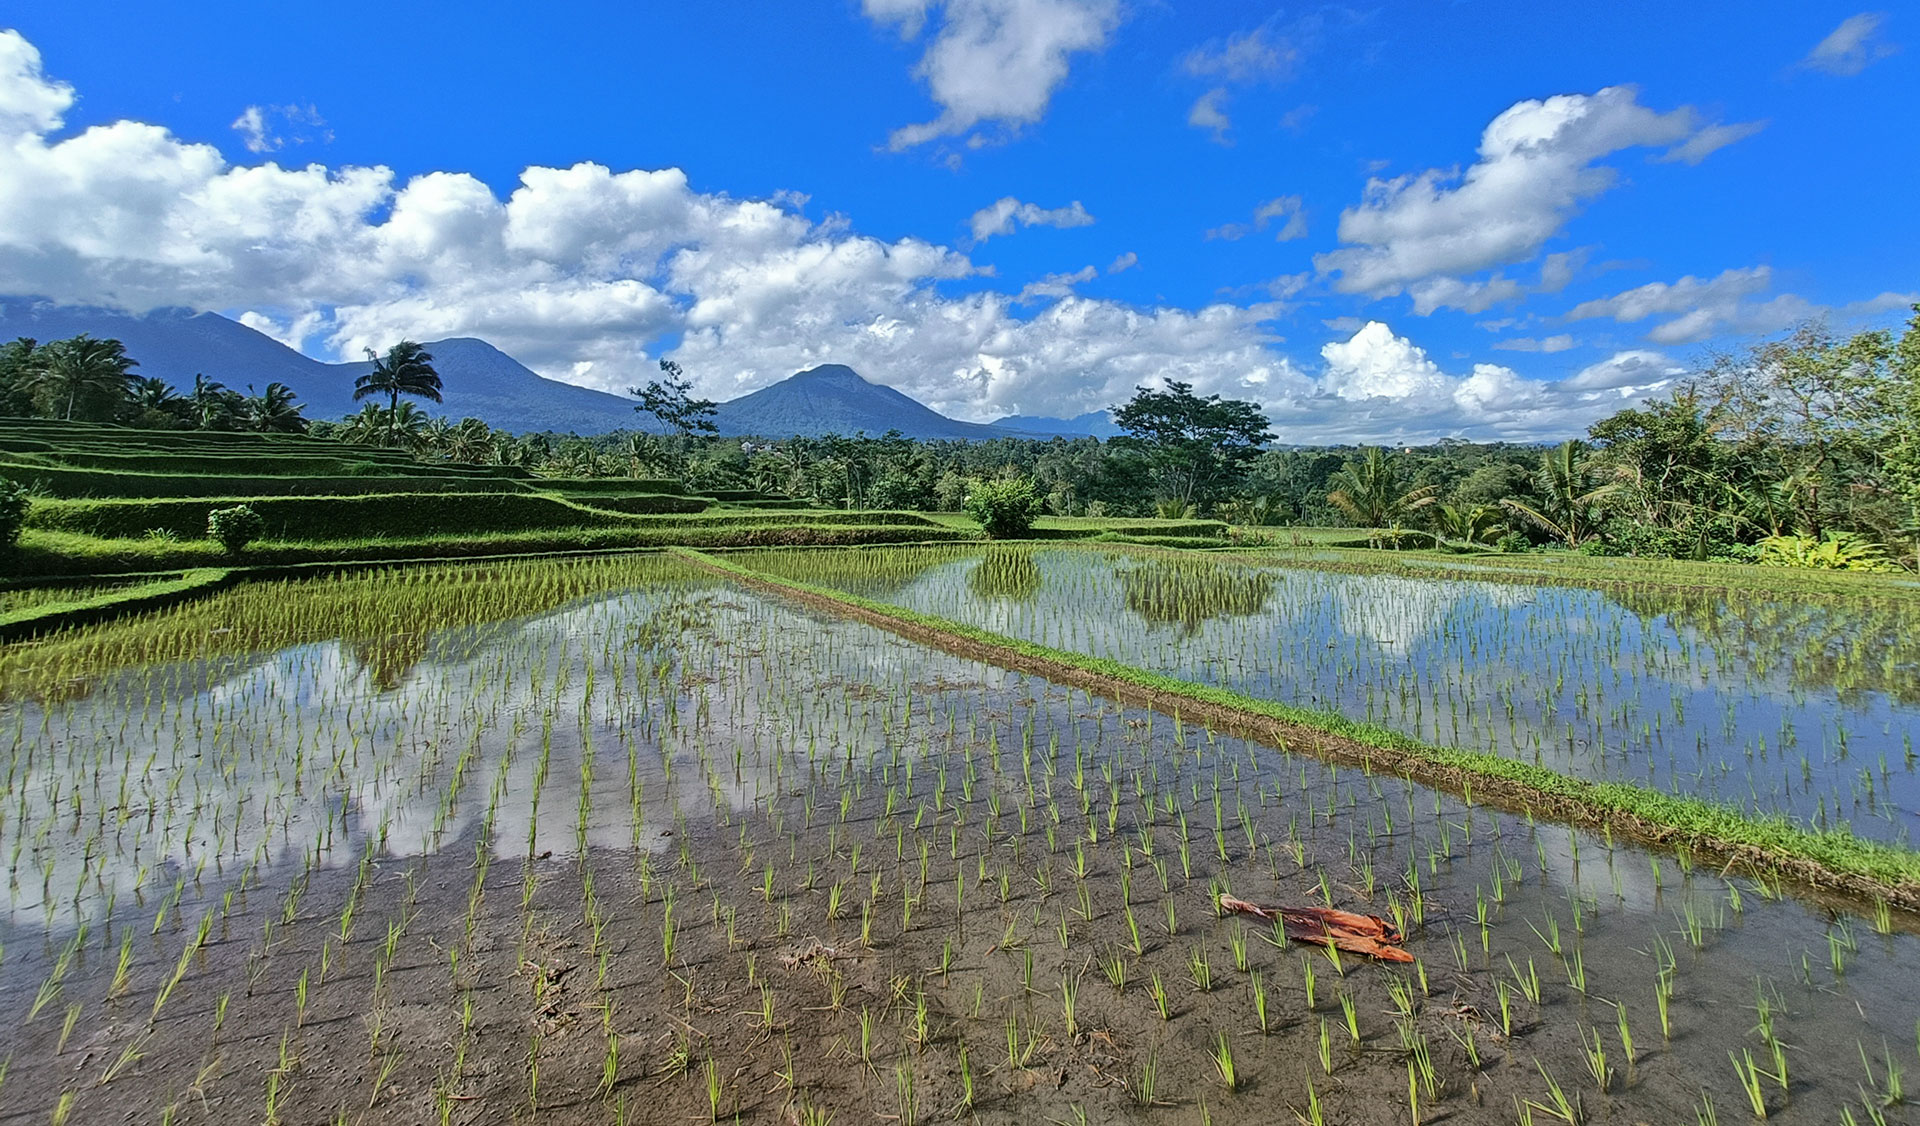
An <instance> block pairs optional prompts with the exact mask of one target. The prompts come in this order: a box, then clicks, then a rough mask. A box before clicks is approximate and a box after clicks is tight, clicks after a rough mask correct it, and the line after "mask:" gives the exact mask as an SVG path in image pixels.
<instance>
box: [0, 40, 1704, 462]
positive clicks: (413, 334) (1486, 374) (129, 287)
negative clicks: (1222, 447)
mask: <svg viewBox="0 0 1920 1126" xmlns="http://www.w3.org/2000/svg"><path fill="white" fill-rule="evenodd" d="M953 7H954V6H953V5H949V6H948V9H947V11H946V17H947V19H948V20H949V21H951V20H952V19H953V18H954V11H953ZM928 10H929V9H928V8H925V7H923V8H922V9H921V11H922V12H923V13H925V12H927V11H928ZM74 98H75V93H74V91H73V90H72V88H71V87H69V86H67V85H65V84H63V83H61V82H58V81H56V80H54V79H52V78H50V77H48V76H47V75H46V74H45V73H44V72H43V69H42V65H41V60H40V56H39V53H38V52H37V51H36V50H35V49H34V48H33V47H32V45H31V44H29V43H28V42H27V41H26V40H24V39H23V38H21V37H20V36H19V35H17V34H15V33H11V32H0V214H3V215H5V216H7V221H6V222H5V223H4V224H0V293H11V294H19V295H34V296H44V297H48V298H51V299H54V300H56V301H62V302H70V303H93V304H107V305H114V306H119V307H122V308H127V309H130V310H132V311H136V312H138V311H142V310H146V309H150V308H153V307H156V306H161V305H185V306H190V307H193V308H197V309H210V310H216V311H221V312H225V313H227V314H229V315H232V316H235V317H236V318H237V319H239V320H241V321H242V322H243V323H245V324H248V325H250V326H253V327H255V328H257V329H259V330H261V331H264V332H268V333H270V334H271V335H274V336H276V337H277V338H279V339H281V340H283V341H285V342H287V343H289V344H292V345H293V346H296V347H299V348H301V349H303V350H305V351H307V352H309V353H310V354H314V355H318V356H321V357H323V358H334V357H341V356H346V357H356V356H358V355H359V354H360V350H361V349H362V348H365V347H373V348H376V349H378V348H385V347H386V346H388V345H390V344H392V343H393V342H394V341H396V340H398V339H401V338H403V337H410V338H413V339H418V340H433V339H439V338H443V337H448V336H461V335H471V336H479V337H483V338H485V339H487V340H490V341H492V342H493V343H495V344H496V345H498V346H499V347H501V348H502V349H504V350H506V351H507V352H508V353H510V354H512V355H514V356H515V357H516V358H518V359H520V360H522V361H523V362H525V363H527V364H528V365H529V366H530V367H532V368H533V369H534V370H536V371H538V372H540V373H541V374H543V375H546V376H549V377H551V378H556V379H563V380H567V381H570V382H575V383H580V384H583V385H586V386H593V387H599V388H602V389H606V390H613V391H620V390H624V389H625V388H626V387H629V386H632V385H634V384H635V383H637V382H639V381H642V380H643V379H644V378H645V377H646V375H647V373H648V372H649V371H650V370H651V369H652V367H653V364H654V361H656V360H657V359H659V358H662V357H663V356H664V357H667V358H671V359H674V360H677V361H678V362H680V363H681V364H683V365H684V366H685V367H686V369H687V371H688V372H689V373H690V374H691V375H692V376H693V379H694V382H695V390H696V393H698V394H701V395H703V396H707V397H713V398H731V397H733V396H736V395H739V394H742V393H745V392H747V391H751V390H755V389H757V388H759V387H763V386H766V385H768V384H771V383H773V382H775V381H777V380H779V379H782V378H784V377H786V376H787V375H790V374H791V373H793V372H794V371H796V370H799V369H802V368H805V367H808V366H811V365H814V364H818V363H826V362H835V363H845V364H849V365H851V366H853V367H854V368H856V369H857V370H859V371H861V372H862V373H864V374H866V375H867V376H868V377H870V378H874V379H877V380H879V381H881V382H884V383H886V384H889V385H891V386H894V387H897V388H899V389H900V390H902V391H904V392H906V393H908V394H910V395H913V396H914V397H916V398H918V399H920V400H922V401H923V402H926V403H928V404H929V405H931V406H933V407H934V408H935V409H938V410H941V411H943V412H946V413H948V414H951V415H953V416H955V417H960V418H966V419H990V418H995V417H999V416H1001V415H1005V414H1012V413H1043V414H1049V415H1060V416H1071V415H1074V414H1078V413H1082V412H1085V411H1089V410H1094V409H1099V408H1104V407H1108V406H1111V405H1113V404H1115V403H1119V402H1123V401H1124V400H1125V399H1126V398H1127V397H1129V396H1130V395H1131V394H1132V391H1133V388H1134V387H1136V386H1140V385H1146V384H1151V383H1154V382H1156V381H1160V380H1168V379H1177V380H1182V381H1186V382H1189V383H1192V384H1193V385H1194V386H1195V387H1196V388H1197V389H1198V390H1199V391H1200V392H1201V393H1202V394H1213V393H1218V394H1222V395H1226V396H1228V397H1232V398H1244V399H1252V400H1255V401H1257V402H1259V403H1261V404H1262V405H1263V406H1264V407H1265V408H1266V409H1267V410H1268V411H1269V412H1270V413H1271V414H1272V416H1273V417H1274V419H1275V422H1276V424H1277V426H1278V429H1279V430H1280V433H1281V434H1282V437H1283V439H1284V440H1286V441H1295V442H1317V441H1348V440H1365V441H1388V440H1390V441H1421V440H1429V439H1434V438H1439V437H1446V436H1454V435H1477V436H1503V437H1512V438H1524V439H1551V438H1556V437H1561V436H1564V435H1566V434H1570V433H1575V432H1577V431H1578V430H1580V429H1581V428H1582V427H1584V425H1585V424H1586V423H1587V422H1589V421H1591V420H1592V419H1593V418H1596V417H1600V416H1601V415H1604V414H1605V413H1608V412H1609V411H1611V410H1613V409H1617V408H1618V406H1619V405H1620V404H1621V403H1622V402H1624V401H1627V400H1629V399H1630V398H1631V397H1632V396H1634V395H1637V394H1641V393H1644V392H1645V391H1646V390H1647V389H1649V388H1657V387H1659V386H1661V385H1662V383H1663V381H1664V380H1666V379H1670V378H1671V377H1672V375H1673V371H1674V370H1675V369H1673V368H1672V365H1671V364H1670V363H1669V362H1668V361H1666V360H1665V359H1664V357H1661V356H1660V355H1659V354H1658V353H1655V352H1648V351H1644V350H1643V351H1639V352H1634V353H1622V354H1621V356H1617V357H1615V358H1614V360H1610V361H1607V362H1606V363H1605V364H1602V365H1596V366H1595V367H1593V368H1589V369H1587V371H1583V372H1580V373H1578V374H1576V375H1575V376H1573V377H1571V378H1569V379H1567V380H1565V381H1562V382H1561V383H1545V382H1541V381H1537V380H1529V379H1525V378H1523V377H1521V376H1519V375H1518V374H1517V373H1515V372H1514V371H1512V370H1511V369H1508V368H1505V367H1502V366H1499V365H1488V364H1482V365H1476V366H1473V367H1472V368H1471V369H1470V370H1467V371H1464V372H1450V371H1445V370H1442V369H1441V368H1440V366H1439V365H1438V364H1436V363H1435V362H1434V361H1433V360H1431V359H1429V358H1428V357H1427V355H1426V353H1425V352H1424V351H1422V350H1421V349H1420V348H1418V347H1417V346H1416V345H1414V344H1413V342H1412V341H1410V340H1408V339H1407V338H1405V337H1402V336H1399V335H1397V334H1395V333H1394V332H1393V331H1392V330H1391V329H1390V328H1389V327H1388V326H1387V325H1385V324H1383V323H1380V322H1378V321H1372V322H1366V323H1358V324H1354V325H1344V326H1343V331H1344V332H1345V333H1346V334H1347V335H1346V336H1345V338H1344V339H1341V340H1336V341H1334V342H1333V343H1330V344H1328V345H1327V346H1326V348H1325V349H1323V350H1322V351H1321V353H1320V356H1319V360H1320V365H1319V367H1318V368H1316V369H1308V368H1303V367H1301V366H1298V365H1297V364H1296V363H1294V362H1293V361H1292V360H1290V359H1288V358H1287V357H1285V356H1283V355H1282V354H1280V352H1279V351H1278V350H1277V349H1276V345H1277V344H1278V343H1279V340H1278V339H1277V338H1276V337H1275V336H1274V334H1273V330H1272V327H1271V326H1272V322H1273V321H1274V319H1275V318H1276V317H1277V316H1279V315H1280V314H1281V313H1282V312H1284V311H1286V309H1287V308H1288V306H1286V305H1285V304H1283V303H1282V301H1281V300H1279V299H1276V300H1272V301H1264V302H1256V303H1251V304H1237V303H1231V302H1224V301H1223V302H1219V303H1215V304H1210V305H1206V306H1204V307H1201V308H1193V309H1188V308H1178V307H1169V306H1164V305H1160V306H1153V307H1137V306H1133V305H1128V304H1123V303H1120V302H1115V301H1109V300H1102V299H1098V298H1092V297H1087V296H1083V295H1080V294H1078V293H1076V292H1075V287H1076V286H1079V285H1082V284H1084V283H1089V282H1092V281H1094V280H1095V278H1096V276H1097V275H1098V274H1099V271H1098V270H1096V269H1095V268H1093V267H1092V266H1088V267H1086V268H1083V269H1079V270H1077V271H1074V272H1059V273H1055V274H1051V275H1048V276H1044V277H1041V278H1040V279H1038V280H1037V281H1036V282H1034V283H1033V284H1032V285H1030V286H1027V287H1025V289H1024V290H1022V291H1021V292H1017V293H1003V292H997V291H995V290H993V289H990V288H983V287H982V282H983V280H984V278H985V276H986V275H987V273H988V271H986V270H985V269H983V268H982V267H979V266H977V265H976V264H975V263H974V262H973V261H972V260H971V259H970V258H969V257H968V256H967V255H966V254H965V253H964V252H962V251H960V250H957V249H955V248H952V247H948V246H942V245H939V244H936V243H933V242H929V241H926V240H922V239H917V238H900V239H895V240H892V241H888V240H883V239H877V238H873V237H870V236H866V235H862V234H860V233H858V232H857V231H855V230H853V229H852V227H851V225H850V224H849V223H848V222H847V221H846V220H845V219H844V218H840V217H833V218H829V219H826V220H823V221H817V222H816V221H813V220H809V219H808V218H806V217H805V216H803V215H801V214H799V213H798V212H797V210H795V208H796V206H797V201H798V200H800V199H802V198H803V197H799V196H796V195H794V194H791V193H782V194H779V195H776V196H775V197H774V198H772V199H766V200H759V199H739V198H734V197H732V196H729V195H727V194H725V193H718V192H703V191H700V190H698V189H696V188H695V187H694V186H693V185H692V184H691V183H690V181H689V178H688V176H687V174H686V173H685V172H683V171H682V170H680V169H677V168H664V169H652V170H648V169H632V170H626V171H617V170H614V169H610V168H607V167H604V166H601V165H598V164H593V163H581V164H576V165H573V166H571V167H567V168H547V167H537V166H536V167H529V168H526V169H524V170H523V171H522V172H521V173H520V176H519V178H518V182H517V183H516V184H515V185H514V186H513V188H512V190H511V191H509V192H507V193H505V195H504V196H503V195H502V194H501V193H500V192H498V191H496V190H495V189H494V188H492V187H491V186H489V185H488V184H486V183H485V182H483V181H481V180H479V179H478V178H476V177H474V176H471V175H468V174H466V173H457V172H432V173H427V174H425V175H420V176H416V177H414V178H412V179H408V180H405V181H404V182H403V181H401V180H400V179H399V178H398V177H397V176H396V175H395V174H394V172H393V171H392V170H391V169H388V168H385V167H378V166H375V167H356V166H343V167H328V166H325V165H323V164H319V163H312V164H307V165H305V166H302V167H286V166H282V165H281V164H279V163H276V162H274V161H272V160H265V161H263V162H261V163H257V164H241V163H233V162H230V161H229V160H228V159H227V158H226V157H225V156H223V155H222V153H221V152H220V150H218V149H217V148H215V147H214V146H213V145H210V144H205V143H200V142H195V141H190V140H186V139H182V138H179V137H176V136H174V135H173V134H171V133H170V132H168V131H167V130H166V129H164V128H161V127H158V126H155V125H150V124H144V123H140V122H133V121H117V122H113V123H110V124H104V125H94V126H90V127H87V128H83V129H80V130H78V131H75V132H70V131H68V130H66V128H65V126H64V124H63V119H64V117H65V115H66V114H67V112H68V111H69V110H70V108H71V107H72V105H73V104H74ZM1628 116H1629V117H1630V118H1631V119H1632V120H1633V121H1635V122H1637V123H1639V124H1637V125H1636V126H1635V128H1643V129H1644V128H1650V127H1647V126H1646V125H1645V123H1644V118H1643V117H1641V116H1639V115H1635V114H1629V115H1628ZM1669 132H1672V133H1673V134H1674V136H1675V138H1676V140H1681V139H1684V138H1683V137H1681V135H1680V132H1679V131H1678V130H1671V129H1670V130H1669ZM1553 135H1555V136H1557V135H1558V134H1557V133H1555V134H1553ZM1605 143H1609V142H1594V143H1590V144H1588V145H1587V148H1586V150H1585V151H1594V145H1595V144H1605ZM1503 151H1504V150H1503ZM1300 214H1301V211H1300V207H1299V204H1298V202H1297V200H1295V199H1293V198H1292V197H1280V198H1278V199H1275V200H1272V201H1269V202H1267V203H1266V204H1264V205H1262V206H1261V207H1260V208H1259V209H1258V210H1257V211H1256V212H1255V214H1254V217H1253V224H1252V225H1253V226H1254V227H1255V228H1259V227H1261V226H1263V225H1264V226H1265V227H1266V228H1267V229H1270V230H1275V231H1276V235H1277V237H1282V238H1284V237H1290V236H1289V231H1290V229H1291V228H1292V225H1293V223H1294V222H1295V221H1296V220H1298V219H1299V216H1300ZM983 216H984V218H983ZM1090 221H1091V216H1089V215H1087V214H1086V212H1085V209H1084V208H1082V207H1080V206H1079V205H1078V204H1071V205H1069V206H1067V207H1063V208H1052V209H1047V208H1040V207H1038V206H1037V205H1033V204H1029V203H1023V202H1021V201H1019V200H1017V199H1012V198H1011V197H1009V198H1008V199H1005V200H1002V201H1000V202H999V203H996V204H994V205H993V206H992V207H989V208H987V209H985V210H984V211H983V212H982V213H981V215H977V216H975V225H976V226H977V227H978V230H979V233H980V235H981V237H985V236H987V235H988V234H995V235H998V234H1004V233H1006V232H1007V231H1010V230H1013V229H1015V228H1017V227H1018V226H1019V225H1020V224H1023V223H1025V224H1033V223H1041V222H1044V223H1051V224H1053V225H1057V226H1058V225H1069V226H1070V225H1077V224H1081V223H1083V222H1090ZM1136 262H1137V259H1136V258H1135V257H1134V256H1133V255H1132V254H1130V253H1129V254H1122V255H1121V256H1120V257H1119V258H1118V259H1116V260H1115V261H1114V262H1113V263H1112V264H1111V265H1110V266H1108V267H1107V269H1108V271H1117V270H1124V269H1127V268H1129V267H1132V266H1133V265H1135V263H1136ZM1548 272H1549V271H1548V270H1547V269H1546V268H1545V267H1543V270H1542V274H1543V276H1544V275H1546V274H1547V273H1548ZM1305 280H1306V279H1305V278H1304V277H1302V278H1295V279H1291V280H1289V282H1288V284H1286V285H1283V286H1279V287H1278V288H1276V289H1275V292H1276V293H1277V294H1279V295H1280V296H1281V297H1288V296H1291V295H1292V294H1293V293H1294V292H1295V291H1296V290H1297V289H1298V288H1299V285H1300V284H1304V282H1305ZM1543 284H1544V283H1543ZM1023 302H1026V303H1027V304H1025V305H1023ZM1668 303H1669V304H1670V303H1671V301H1670V300H1669V301H1668ZM1621 309H1622V310H1624V309H1625V306H1624V305H1623V306H1621ZM1592 315H1596V316H1598V315H1603V314H1602V313H1600V312H1598V311H1596V312H1594V313H1593V314H1592ZM1604 315H1614V313H1613V311H1612V307H1609V309H1608V311H1607V312H1606V313H1605V314H1604ZM1545 347H1547V346H1544V345H1543V350H1544V349H1545ZM1622 357H1625V358H1624V359H1623V358H1622ZM1629 361H1631V362H1629ZM1608 365H1612V366H1611V367H1609V366H1608ZM1596 373H1598V374H1596ZM1608 373H1613V374H1608Z"/></svg>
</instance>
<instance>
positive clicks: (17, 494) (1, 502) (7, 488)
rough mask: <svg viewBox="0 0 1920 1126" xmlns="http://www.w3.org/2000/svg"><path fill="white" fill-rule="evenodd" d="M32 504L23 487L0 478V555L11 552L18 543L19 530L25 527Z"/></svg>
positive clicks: (16, 482)
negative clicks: (28, 510)
mask: <svg viewBox="0 0 1920 1126" xmlns="http://www.w3.org/2000/svg"><path fill="white" fill-rule="evenodd" d="M32 503H33V501H32V498H31V497H30V496H29V495H28V493H27V490H26V487H25V486H23V485H21V484H20V483H19V482H18V481H12V480H9V479H7V478H5V477H0V553H8V552H11V551H13V548H14V545H15V544H17V543H19V542H20V530H21V529H22V528H25V527H26V526H27V509H28V508H30V507H31V506H32Z"/></svg>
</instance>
